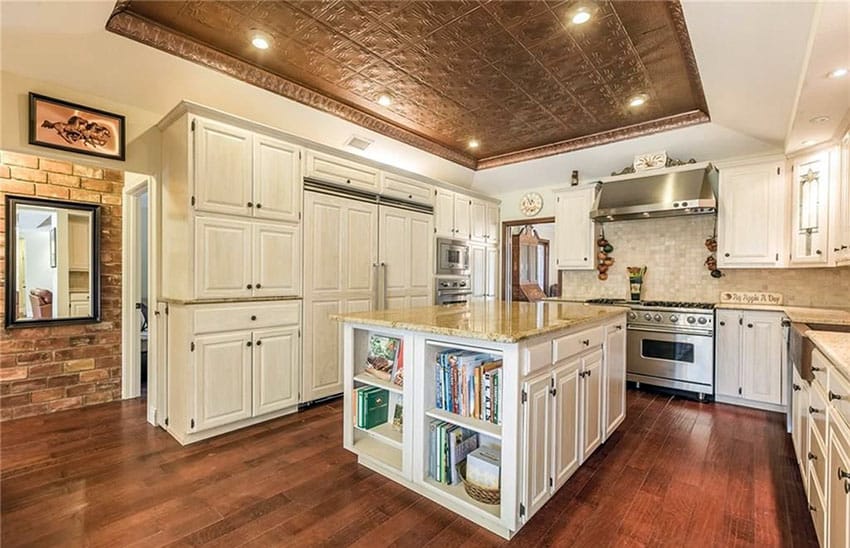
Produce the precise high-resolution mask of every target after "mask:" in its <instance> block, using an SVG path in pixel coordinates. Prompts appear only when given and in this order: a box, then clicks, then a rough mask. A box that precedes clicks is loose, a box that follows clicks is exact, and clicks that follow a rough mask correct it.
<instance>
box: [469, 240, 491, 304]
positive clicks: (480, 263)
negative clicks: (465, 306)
mask: <svg viewBox="0 0 850 548" xmlns="http://www.w3.org/2000/svg"><path fill="white" fill-rule="evenodd" d="M469 270H470V272H469V273H470V277H471V278H472V280H471V281H472V296H473V297H484V296H485V295H486V294H487V249H486V248H485V247H484V246H478V245H473V246H470V248H469Z"/></svg>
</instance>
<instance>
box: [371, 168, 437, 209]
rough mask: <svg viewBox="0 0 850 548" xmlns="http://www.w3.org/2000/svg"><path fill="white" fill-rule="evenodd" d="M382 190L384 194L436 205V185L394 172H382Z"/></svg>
mask: <svg viewBox="0 0 850 548" xmlns="http://www.w3.org/2000/svg"><path fill="white" fill-rule="evenodd" d="M380 192H381V195H382V196H388V197H390V198H396V199H398V200H404V201H406V202H414V203H417V204H425V205H434V187H432V186H431V185H429V184H427V183H423V182H421V181H417V180H415V179H411V178H409V177H402V176H401V175H396V174H394V173H388V172H381V188H380Z"/></svg>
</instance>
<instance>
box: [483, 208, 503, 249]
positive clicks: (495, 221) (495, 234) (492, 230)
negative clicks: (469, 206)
mask: <svg viewBox="0 0 850 548" xmlns="http://www.w3.org/2000/svg"><path fill="white" fill-rule="evenodd" d="M499 221H500V215H499V206H497V205H496V204H487V234H486V236H487V243H490V244H498V243H499V240H500V238H499V232H501V229H500V226H501V225H500V223H499Z"/></svg>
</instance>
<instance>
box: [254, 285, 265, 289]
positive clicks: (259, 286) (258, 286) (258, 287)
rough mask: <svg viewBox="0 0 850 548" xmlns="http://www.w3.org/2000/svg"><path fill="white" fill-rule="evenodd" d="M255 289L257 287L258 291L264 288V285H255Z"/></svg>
mask: <svg viewBox="0 0 850 548" xmlns="http://www.w3.org/2000/svg"><path fill="white" fill-rule="evenodd" d="M254 287H256V288H257V289H260V288H261V287H263V286H262V284H257V285H255V286H254Z"/></svg>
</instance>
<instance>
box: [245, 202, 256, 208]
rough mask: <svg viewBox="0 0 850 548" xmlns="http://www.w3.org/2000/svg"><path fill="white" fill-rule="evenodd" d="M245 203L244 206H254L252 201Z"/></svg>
mask: <svg viewBox="0 0 850 548" xmlns="http://www.w3.org/2000/svg"><path fill="white" fill-rule="evenodd" d="M245 205H246V206H248V207H254V204H253V202H248V203H247V204H245Z"/></svg>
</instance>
